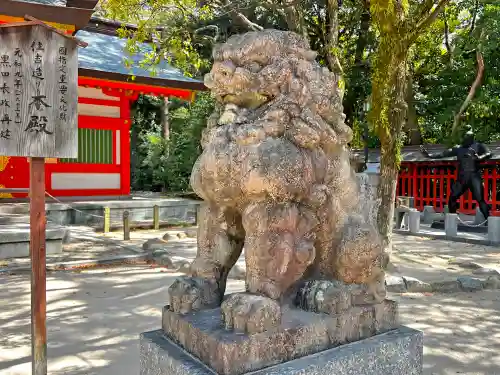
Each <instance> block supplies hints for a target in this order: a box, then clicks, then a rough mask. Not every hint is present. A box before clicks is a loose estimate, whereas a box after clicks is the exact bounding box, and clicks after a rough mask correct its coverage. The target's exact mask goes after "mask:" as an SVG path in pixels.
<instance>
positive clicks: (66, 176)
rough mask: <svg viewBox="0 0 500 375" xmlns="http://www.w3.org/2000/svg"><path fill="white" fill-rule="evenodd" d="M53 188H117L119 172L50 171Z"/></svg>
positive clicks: (118, 185)
mask: <svg viewBox="0 0 500 375" xmlns="http://www.w3.org/2000/svg"><path fill="white" fill-rule="evenodd" d="M51 186H52V189H53V190H67V189H78V190H91V189H119V188H120V174H119V173H52V176H51Z"/></svg>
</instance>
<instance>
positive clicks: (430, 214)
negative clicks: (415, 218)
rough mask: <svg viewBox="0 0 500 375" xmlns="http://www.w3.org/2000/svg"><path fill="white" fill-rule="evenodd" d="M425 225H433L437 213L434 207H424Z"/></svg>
mask: <svg viewBox="0 0 500 375" xmlns="http://www.w3.org/2000/svg"><path fill="white" fill-rule="evenodd" d="M423 213H424V223H425V224H432V222H433V221H434V216H435V213H436V211H435V210H434V207H433V206H424V211H423Z"/></svg>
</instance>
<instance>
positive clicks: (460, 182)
mask: <svg viewBox="0 0 500 375" xmlns="http://www.w3.org/2000/svg"><path fill="white" fill-rule="evenodd" d="M420 150H421V151H422V153H423V154H424V155H425V156H426V157H428V158H430V159H442V158H450V157H456V158H457V160H458V179H457V181H455V183H454V184H453V186H452V188H451V194H450V198H449V200H448V208H449V209H450V212H451V213H455V212H457V208H458V203H457V199H458V198H460V196H462V194H464V193H465V192H466V191H467V190H469V189H470V191H471V193H472V197H473V198H474V199H475V200H476V201H477V203H478V204H479V209H480V210H481V213H482V214H483V215H484V218H485V219H487V218H488V216H489V214H490V213H489V211H490V208H489V206H488V204H487V203H486V201H485V200H484V186H483V181H482V177H481V172H480V168H479V164H480V162H481V161H483V160H487V159H489V158H490V157H491V152H490V150H489V149H488V147H486V145H484V144H482V143H479V142H476V141H475V140H474V133H473V132H472V129H471V128H469V130H468V131H467V132H466V133H465V136H464V139H463V141H462V144H461V145H460V146H455V147H453V148H451V149H448V150H445V151H443V152H440V153H436V154H430V153H429V152H428V151H427V150H426V149H425V147H424V146H420Z"/></svg>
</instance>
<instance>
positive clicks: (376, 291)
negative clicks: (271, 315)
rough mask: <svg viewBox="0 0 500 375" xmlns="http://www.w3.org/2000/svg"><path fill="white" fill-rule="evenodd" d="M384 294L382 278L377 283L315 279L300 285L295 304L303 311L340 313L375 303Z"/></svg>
mask: <svg viewBox="0 0 500 375" xmlns="http://www.w3.org/2000/svg"><path fill="white" fill-rule="evenodd" d="M385 296H386V290H385V285H384V281H383V279H382V280H380V281H379V283H377V284H369V285H366V284H345V283H343V282H341V281H329V280H315V281H308V282H306V283H304V284H303V285H301V287H300V288H299V291H298V293H297V297H296V299H295V305H296V306H298V307H300V308H302V309H303V310H305V311H311V312H319V313H325V314H330V315H333V314H341V313H343V312H344V311H346V310H348V309H350V308H351V307H353V306H360V305H376V304H379V303H381V302H382V301H383V300H384V299H385Z"/></svg>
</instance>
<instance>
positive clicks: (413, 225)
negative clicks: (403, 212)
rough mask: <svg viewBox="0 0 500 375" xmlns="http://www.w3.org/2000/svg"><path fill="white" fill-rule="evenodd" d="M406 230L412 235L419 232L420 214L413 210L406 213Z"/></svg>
mask: <svg viewBox="0 0 500 375" xmlns="http://www.w3.org/2000/svg"><path fill="white" fill-rule="evenodd" d="M408 230H409V231H410V233H413V234H417V233H418V232H420V212H419V211H417V210H416V209H414V208H413V209H411V210H410V211H409V212H408Z"/></svg>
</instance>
